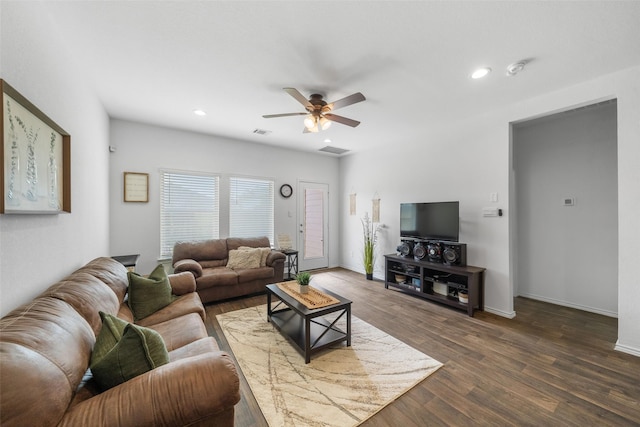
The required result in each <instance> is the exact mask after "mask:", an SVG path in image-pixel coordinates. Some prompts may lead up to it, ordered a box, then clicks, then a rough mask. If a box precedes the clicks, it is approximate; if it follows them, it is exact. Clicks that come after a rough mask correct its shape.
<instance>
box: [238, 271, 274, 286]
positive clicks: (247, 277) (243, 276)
mask: <svg viewBox="0 0 640 427" xmlns="http://www.w3.org/2000/svg"><path fill="white" fill-rule="evenodd" d="M237 273H238V282H239V283H245V282H250V281H253V280H260V279H270V278H272V277H274V274H273V268H271V267H260V268H247V269H243V270H238V271H237Z"/></svg>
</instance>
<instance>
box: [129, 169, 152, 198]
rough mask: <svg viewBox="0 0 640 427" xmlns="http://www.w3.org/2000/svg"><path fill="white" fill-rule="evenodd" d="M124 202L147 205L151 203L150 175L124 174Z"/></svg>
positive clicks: (138, 173)
mask: <svg viewBox="0 0 640 427" xmlns="http://www.w3.org/2000/svg"><path fill="white" fill-rule="evenodd" d="M124 201H125V202H138V203H147V202H148V201H149V174H148V173H140V172H125V173H124Z"/></svg>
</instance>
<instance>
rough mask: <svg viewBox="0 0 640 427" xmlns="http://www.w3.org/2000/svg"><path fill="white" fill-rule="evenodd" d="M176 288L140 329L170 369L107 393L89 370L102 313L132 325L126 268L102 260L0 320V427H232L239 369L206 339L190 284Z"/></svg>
mask: <svg viewBox="0 0 640 427" xmlns="http://www.w3.org/2000/svg"><path fill="white" fill-rule="evenodd" d="M170 281H171V285H172V288H173V290H174V291H173V292H174V294H176V296H177V298H176V300H175V301H174V302H172V303H171V304H169V305H168V306H166V307H164V308H162V309H160V310H159V311H157V312H156V313H154V314H152V315H150V316H147V317H146V318H144V319H142V320H141V321H138V322H135V323H137V324H139V325H141V326H146V327H149V328H152V329H154V330H156V331H157V332H158V333H159V334H160V335H161V336H162V338H163V340H164V342H165V345H166V347H167V350H168V351H169V357H170V362H169V363H167V364H165V365H162V366H160V367H157V368H155V369H153V370H151V371H149V372H146V373H144V374H142V375H139V376H137V377H135V378H133V379H131V380H129V381H126V382H124V383H122V384H120V385H117V386H115V387H113V388H110V389H108V390H106V391H104V392H100V391H99V390H98V388H97V386H96V384H95V381H94V380H93V379H92V378H91V374H90V371H88V367H89V361H90V358H91V352H92V349H93V346H94V344H95V340H96V336H97V334H98V333H99V331H100V329H101V327H102V322H101V320H100V316H99V311H103V312H105V313H108V314H111V315H118V317H120V318H123V319H125V320H127V321H129V322H133V315H132V313H131V310H130V309H129V307H128V305H127V303H126V302H125V301H124V298H125V295H126V292H127V286H128V280H127V272H126V269H125V267H124V266H123V265H122V264H120V263H118V262H117V261H115V260H113V259H111V258H98V259H96V260H94V261H92V262H90V263H89V264H87V265H86V266H84V267H82V268H80V269H79V270H77V271H76V272H74V273H72V274H71V275H70V276H68V277H67V278H65V279H63V280H61V281H60V282H58V283H56V284H54V285H53V286H51V287H50V288H49V289H47V290H46V291H44V292H43V293H42V294H41V295H39V296H38V297H36V298H35V299H34V300H32V301H30V302H29V303H27V304H24V305H22V306H21V307H18V308H16V309H15V310H13V311H12V312H10V313H9V314H8V315H6V316H5V317H3V318H2V319H0V425H2V426H3V427H9V426H25V425H29V426H83V427H84V426H120V427H123V426H131V427H134V426H136V427H138V426H187V425H188V426H199V425H202V426H210V425H216V426H233V424H234V405H235V404H236V403H237V402H238V401H239V400H240V394H239V380H238V374H237V371H236V367H235V364H234V363H233V361H232V360H231V358H230V357H229V355H228V354H226V353H224V352H222V351H220V350H219V348H218V345H217V343H216V341H215V339H214V338H212V337H209V336H208V334H207V331H206V328H205V325H204V322H203V320H204V318H205V311H204V307H203V305H202V302H201V301H200V298H199V297H198V295H197V294H196V293H195V292H193V291H194V290H195V283H194V281H193V277H192V275H191V274H189V273H185V274H181V275H174V276H170Z"/></svg>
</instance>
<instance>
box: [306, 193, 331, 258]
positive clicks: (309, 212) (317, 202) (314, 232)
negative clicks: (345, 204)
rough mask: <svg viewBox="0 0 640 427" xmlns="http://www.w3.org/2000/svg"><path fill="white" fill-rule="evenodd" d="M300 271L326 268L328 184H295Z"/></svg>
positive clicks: (327, 255)
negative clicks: (297, 202) (296, 191)
mask: <svg viewBox="0 0 640 427" xmlns="http://www.w3.org/2000/svg"><path fill="white" fill-rule="evenodd" d="M298 200H299V206H298V218H299V219H300V223H299V230H298V248H300V250H299V258H298V263H299V270H300V271H304V270H314V269H316V268H325V267H328V266H329V254H328V248H329V239H328V236H329V226H328V222H329V185H328V184H318V183H314V182H300V183H299V185H298Z"/></svg>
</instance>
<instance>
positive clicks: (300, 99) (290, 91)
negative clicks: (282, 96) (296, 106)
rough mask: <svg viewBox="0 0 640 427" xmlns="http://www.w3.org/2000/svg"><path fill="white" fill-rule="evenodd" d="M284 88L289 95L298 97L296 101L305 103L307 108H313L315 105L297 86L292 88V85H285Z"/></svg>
mask: <svg viewBox="0 0 640 427" xmlns="http://www.w3.org/2000/svg"><path fill="white" fill-rule="evenodd" d="M283 89H284V91H285V92H287V93H288V94H289V95H291V96H293V97H294V98H295V99H296V101H298V102H299V103H300V104H302V105H304V108H307V109H308V108H311V109H312V110H313V105H311V103H310V102H309V100H308V99H307V98H305V97H304V95H303V94H301V93H300V92H298V89H295V88H292V87H285V88H283Z"/></svg>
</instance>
